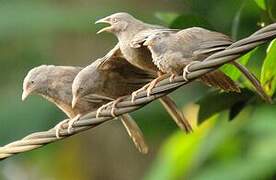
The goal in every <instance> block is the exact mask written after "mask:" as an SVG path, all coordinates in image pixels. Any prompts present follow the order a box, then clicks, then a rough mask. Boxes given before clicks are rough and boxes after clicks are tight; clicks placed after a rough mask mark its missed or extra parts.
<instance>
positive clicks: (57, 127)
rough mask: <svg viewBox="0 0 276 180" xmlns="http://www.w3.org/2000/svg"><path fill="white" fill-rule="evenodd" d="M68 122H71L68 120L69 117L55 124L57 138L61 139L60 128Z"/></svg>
mask: <svg viewBox="0 0 276 180" xmlns="http://www.w3.org/2000/svg"><path fill="white" fill-rule="evenodd" d="M68 122H69V120H68V119H65V120H63V121H61V122H59V123H58V124H57V125H56V126H55V130H56V138H57V139H60V134H59V132H60V129H62V125H63V124H66V123H68Z"/></svg>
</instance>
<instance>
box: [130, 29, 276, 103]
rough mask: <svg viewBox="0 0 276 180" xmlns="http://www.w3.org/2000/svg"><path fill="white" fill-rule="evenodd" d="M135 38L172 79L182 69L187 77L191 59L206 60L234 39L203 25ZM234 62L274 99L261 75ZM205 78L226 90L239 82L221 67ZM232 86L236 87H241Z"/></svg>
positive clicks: (204, 80) (260, 91) (262, 95)
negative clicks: (233, 79)
mask: <svg viewBox="0 0 276 180" xmlns="http://www.w3.org/2000/svg"><path fill="white" fill-rule="evenodd" d="M135 41H136V42H138V44H139V45H143V46H146V47H147V48H148V49H149V50H150V51H151V54H152V60H153V63H154V64H155V65H156V66H157V67H158V70H159V71H160V74H171V79H173V78H174V77H175V76H176V75H180V74H182V73H183V78H184V79H187V78H186V74H187V73H188V67H189V65H190V64H191V63H193V62H196V61H203V60H204V59H205V58H207V57H208V56H210V55H211V54H213V53H216V52H218V51H221V50H224V49H225V48H227V47H228V46H229V45H230V44H232V43H233V42H232V40H231V39H230V38H229V37H228V36H226V35H224V34H222V33H218V32H214V31H209V30H206V29H204V28H199V27H193V28H188V29H184V30H181V31H178V32H160V33H155V34H152V35H150V36H148V37H146V38H145V37H141V38H140V39H136V40H135ZM233 65H235V66H236V67H237V68H238V69H239V70H240V71H242V72H244V74H245V75H246V77H247V78H248V79H249V80H250V81H251V82H252V84H253V85H254V87H255V88H256V90H257V92H258V94H259V95H260V96H261V97H262V98H263V99H264V100H266V101H268V102H271V99H270V97H269V96H268V95H267V94H266V93H265V91H264V90H263V88H262V86H261V84H260V82H259V81H258V79H257V78H256V77H255V76H254V75H253V74H251V73H250V72H249V71H248V69H247V68H245V67H244V66H242V65H241V64H239V63H237V62H233ZM160 79H162V77H161V78H160ZM227 79H228V80H227ZM201 80H202V81H203V82H205V83H207V84H210V85H213V86H218V87H220V88H222V89H224V90H226V91H227V90H228V89H229V88H232V87H234V88H235V86H232V85H231V84H232V82H231V80H230V79H229V78H228V77H227V76H226V75H225V74H224V73H222V72H221V71H219V70H216V71H213V72H211V73H208V74H206V75H205V76H202V78H201ZM216 80H219V81H216ZM223 80H227V81H223ZM156 82H157V81H155V82H154V83H156ZM153 86H154V84H152V86H151V88H152V87H153ZM149 90H150V89H149ZM230 90H234V91H236V90H238V88H237V89H230Z"/></svg>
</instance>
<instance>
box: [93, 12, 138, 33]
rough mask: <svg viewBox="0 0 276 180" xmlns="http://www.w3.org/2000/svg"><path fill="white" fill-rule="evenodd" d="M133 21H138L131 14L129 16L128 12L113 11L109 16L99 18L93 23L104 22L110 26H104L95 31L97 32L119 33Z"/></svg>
mask: <svg viewBox="0 0 276 180" xmlns="http://www.w3.org/2000/svg"><path fill="white" fill-rule="evenodd" d="M135 22H138V20H137V19H135V18H134V17H133V16H131V15H130V14H128V13H124V12H120V13H115V14H112V15H110V16H107V17H105V18H102V19H99V20H98V21H96V22H95V24H98V23H106V24H109V25H110V26H108V27H105V28H103V29H101V30H99V31H98V32H97V34H99V33H102V32H111V33H114V34H118V33H121V32H123V31H126V30H127V28H128V27H129V26H130V25H132V24H134V23H135Z"/></svg>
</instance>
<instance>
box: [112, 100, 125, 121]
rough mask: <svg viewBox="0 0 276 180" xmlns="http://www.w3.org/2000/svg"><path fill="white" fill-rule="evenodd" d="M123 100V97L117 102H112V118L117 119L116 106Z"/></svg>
mask: <svg viewBox="0 0 276 180" xmlns="http://www.w3.org/2000/svg"><path fill="white" fill-rule="evenodd" d="M122 99H123V97H121V98H118V99H116V100H115V101H113V102H112V106H111V115H112V117H114V118H115V117H117V116H116V114H115V109H116V105H117V104H118V103H119V102H120V101H122Z"/></svg>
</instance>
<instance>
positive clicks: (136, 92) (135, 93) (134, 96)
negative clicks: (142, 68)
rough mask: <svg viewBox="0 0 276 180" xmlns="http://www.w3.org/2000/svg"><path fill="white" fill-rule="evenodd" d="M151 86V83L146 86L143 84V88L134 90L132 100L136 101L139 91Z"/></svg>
mask: <svg viewBox="0 0 276 180" xmlns="http://www.w3.org/2000/svg"><path fill="white" fill-rule="evenodd" d="M149 86H150V83H149V84H146V85H145V86H143V87H142V88H140V89H138V90H137V91H134V92H133V93H132V94H131V102H132V103H134V101H135V99H136V96H137V94H138V93H139V92H142V91H144V90H146V89H147V88H148V87H149Z"/></svg>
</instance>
